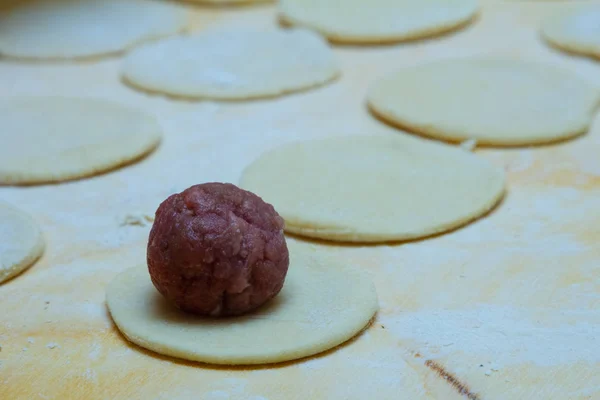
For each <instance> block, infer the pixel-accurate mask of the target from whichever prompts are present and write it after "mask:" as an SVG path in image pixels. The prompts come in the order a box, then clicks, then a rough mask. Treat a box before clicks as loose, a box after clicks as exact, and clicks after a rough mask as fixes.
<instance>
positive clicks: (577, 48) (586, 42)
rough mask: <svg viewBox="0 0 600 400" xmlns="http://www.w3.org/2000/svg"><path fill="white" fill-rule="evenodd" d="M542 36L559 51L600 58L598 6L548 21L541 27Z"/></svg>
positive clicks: (599, 11)
mask: <svg viewBox="0 0 600 400" xmlns="http://www.w3.org/2000/svg"><path fill="white" fill-rule="evenodd" d="M542 36H543V37H544V39H546V41H547V42H549V43H550V44H552V45H554V46H556V47H558V48H560V49H563V50H566V51H569V52H573V53H578V54H584V55H588V56H593V57H597V58H600V5H595V6H591V7H590V6H588V7H581V8H576V9H575V10H573V11H571V12H568V13H566V14H564V13H562V14H561V15H559V16H556V17H554V18H551V19H549V20H548V21H547V22H545V23H544V24H543V25H542Z"/></svg>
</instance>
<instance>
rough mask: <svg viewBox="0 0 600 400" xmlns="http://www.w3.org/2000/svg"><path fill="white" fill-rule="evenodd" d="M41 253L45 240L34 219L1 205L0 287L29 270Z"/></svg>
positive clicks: (6, 205)
mask: <svg viewBox="0 0 600 400" xmlns="http://www.w3.org/2000/svg"><path fill="white" fill-rule="evenodd" d="M43 252H44V239H43V238H42V233H41V232H40V229H39V227H38V225H37V224H36V223H35V222H34V221H33V219H32V218H31V217H30V216H29V215H27V214H25V213H24V212H22V211H20V210H18V209H16V208H14V207H12V206H10V205H8V204H6V203H4V202H0V283H2V282H5V281H7V280H9V279H11V278H13V277H14V276H16V275H18V274H20V273H21V272H23V271H25V270H26V269H27V268H29V267H30V266H32V265H33V264H34V263H35V262H36V261H37V259H38V258H40V257H41V256H42V253H43Z"/></svg>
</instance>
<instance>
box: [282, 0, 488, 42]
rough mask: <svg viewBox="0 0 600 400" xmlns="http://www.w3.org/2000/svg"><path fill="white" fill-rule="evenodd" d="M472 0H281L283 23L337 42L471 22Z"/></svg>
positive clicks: (430, 32) (395, 38)
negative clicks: (311, 31) (308, 29)
mask: <svg viewBox="0 0 600 400" xmlns="http://www.w3.org/2000/svg"><path fill="white" fill-rule="evenodd" d="M478 10H479V4H478V1H477V0H418V1H415V0H369V1H364V0H345V1H338V0H281V1H280V4H279V16H280V19H281V20H282V22H284V23H286V24H290V25H297V26H304V27H306V28H310V29H314V30H315V31H317V32H319V33H321V34H322V35H324V36H326V37H327V38H328V39H329V40H331V41H332V42H338V43H356V44H360V43H364V44H368V43H373V44H377V43H391V42H401V41H409V40H416V39H421V38H426V37H431V36H436V35H440V34H443V33H446V32H449V31H452V30H455V29H458V28H460V27H461V26H463V25H466V24H468V23H469V22H471V21H472V20H473V18H474V17H475V15H476V14H477V12H478Z"/></svg>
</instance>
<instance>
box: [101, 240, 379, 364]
mask: <svg viewBox="0 0 600 400" xmlns="http://www.w3.org/2000/svg"><path fill="white" fill-rule="evenodd" d="M290 256H291V263H290V269H289V272H288V276H287V278H286V281H285V285H284V286H283V289H282V290H281V292H280V293H279V295H278V296H277V297H275V298H274V299H273V300H271V301H270V302H268V303H266V304H265V305H263V306H262V307H261V308H259V309H258V310H256V311H254V312H252V313H250V314H247V315H243V316H238V317H231V318H220V319H213V318H211V319H208V318H202V317H197V316H194V315H191V314H186V313H184V312H182V311H179V310H178V309H176V308H175V307H173V306H172V305H171V304H170V303H168V302H167V301H166V300H165V299H164V298H163V297H162V296H161V295H160V294H159V293H158V291H157V290H156V289H155V288H154V286H153V285H152V282H151V281H150V276H149V275H148V268H147V267H145V266H138V267H135V268H131V269H128V270H126V271H125V272H122V273H121V274H119V275H117V277H116V278H115V279H114V280H113V281H112V282H111V283H110V284H109V285H108V288H107V294H106V302H107V304H108V308H109V310H110V313H111V316H112V318H113V320H114V321H115V324H116V325H117V326H118V327H119V330H120V331H121V332H122V333H123V334H124V335H125V336H126V337H127V338H128V339H129V340H130V341H132V342H133V343H136V344H138V345H139V346H141V347H144V348H146V349H149V350H152V351H155V352H157V353H160V354H164V355H168V356H173V357H177V358H183V359H186V360H192V361H200V362H206V363H212V364H228V365H235V364H266V363H276V362H283V361H290V360H295V359H299V358H303V357H308V356H311V355H314V354H317V353H321V352H323V351H326V350H329V349H332V348H334V347H335V346H338V345H340V344H341V343H343V342H345V341H347V340H349V339H350V338H352V337H353V336H355V335H357V334H358V333H359V332H361V331H362V330H363V329H364V328H365V327H366V326H367V325H368V323H369V321H370V320H371V319H372V318H373V316H374V315H375V313H376V312H377V309H378V302H377V294H376V292H375V287H374V286H373V283H372V282H371V280H370V279H369V278H368V277H367V276H366V275H365V274H364V273H360V272H359V271H352V270H348V269H345V268H342V267H341V266H338V265H330V264H328V263H325V262H322V261H319V260H318V259H316V258H314V257H312V256H311V255H310V254H309V253H308V252H306V251H305V252H294V253H293V252H290Z"/></svg>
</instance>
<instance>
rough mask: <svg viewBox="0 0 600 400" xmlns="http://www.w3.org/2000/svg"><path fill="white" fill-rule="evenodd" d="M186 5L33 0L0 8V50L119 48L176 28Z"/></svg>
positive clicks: (33, 55) (30, 53)
mask: <svg viewBox="0 0 600 400" xmlns="http://www.w3.org/2000/svg"><path fill="white" fill-rule="evenodd" d="M187 20H188V13H187V11H186V10H185V9H184V8H183V7H181V6H177V5H174V4H169V3H167V2H163V1H154V0H102V1H96V0H50V1H48V0H33V1H23V2H21V3H20V4H19V5H17V6H14V7H9V8H8V9H6V10H3V11H1V12H0V54H2V55H5V56H9V57H16V58H23V59H71V58H86V57H93V56H101V55H111V54H117V53H120V52H122V51H124V50H126V49H128V48H130V47H132V46H134V45H136V44H138V43H139V42H142V41H144V40H150V39H156V38H158V37H162V36H166V35H170V34H174V33H177V32H180V31H182V30H183V29H184V28H185V27H186V25H187Z"/></svg>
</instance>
